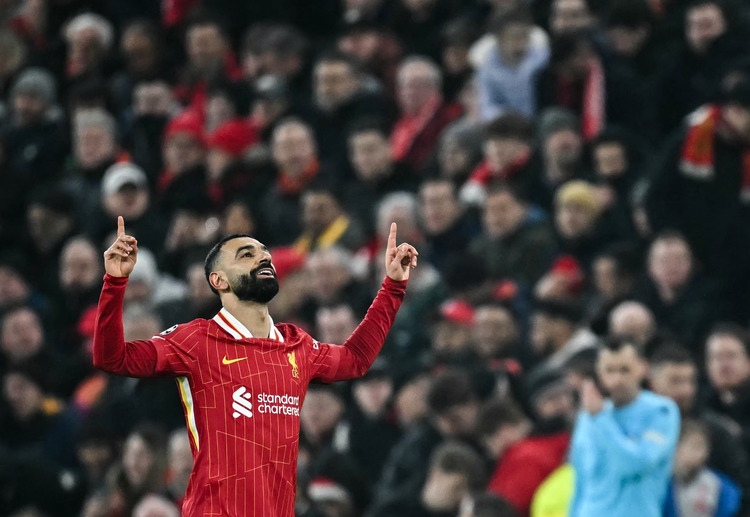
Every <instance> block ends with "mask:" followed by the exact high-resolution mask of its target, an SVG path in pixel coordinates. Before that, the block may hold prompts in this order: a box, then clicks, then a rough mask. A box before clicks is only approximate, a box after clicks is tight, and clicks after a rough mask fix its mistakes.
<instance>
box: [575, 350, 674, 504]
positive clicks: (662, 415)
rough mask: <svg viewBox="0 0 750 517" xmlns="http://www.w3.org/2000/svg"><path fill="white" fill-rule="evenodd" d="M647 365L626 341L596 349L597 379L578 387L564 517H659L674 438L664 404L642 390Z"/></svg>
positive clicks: (670, 410)
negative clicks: (570, 479)
mask: <svg viewBox="0 0 750 517" xmlns="http://www.w3.org/2000/svg"><path fill="white" fill-rule="evenodd" d="M646 370H647V365H646V362H645V361H644V359H643V357H641V353H640V351H639V348H638V346H637V345H636V344H635V342H633V341H632V340H631V339H630V338H627V337H619V336H616V337H612V338H610V339H608V340H607V342H606V343H605V344H604V346H603V347H602V348H601V349H600V350H599V353H598V356H597V362H596V373H597V377H598V379H599V383H600V385H601V388H602V390H603V391H605V392H606V393H607V394H608V398H606V399H605V398H604V397H603V395H602V394H601V392H600V390H599V388H597V386H596V384H595V383H594V381H592V380H586V381H584V383H583V385H582V387H581V409H582V411H581V413H580V414H579V416H578V419H577V421H576V425H575V430H574V432H573V440H572V444H571V451H570V461H571V463H572V465H573V468H574V470H575V487H574V493H573V500H572V501H571V504H570V508H569V513H568V515H569V517H633V516H634V515H637V516H638V517H661V516H662V511H663V509H664V501H665V498H666V496H667V490H668V487H669V482H670V478H671V476H672V464H673V461H674V454H675V450H676V446H677V440H678V437H679V433H680V414H679V411H678V409H677V406H676V404H675V403H674V402H673V401H672V400H671V399H668V398H666V397H662V396H660V395H656V394H655V393H652V392H650V391H647V390H643V389H641V384H642V382H643V379H644V377H645V376H646Z"/></svg>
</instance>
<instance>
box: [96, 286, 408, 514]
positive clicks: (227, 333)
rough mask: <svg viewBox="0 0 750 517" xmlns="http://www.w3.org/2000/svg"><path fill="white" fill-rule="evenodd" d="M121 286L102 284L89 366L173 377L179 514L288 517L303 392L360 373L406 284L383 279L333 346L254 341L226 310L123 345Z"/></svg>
mask: <svg viewBox="0 0 750 517" xmlns="http://www.w3.org/2000/svg"><path fill="white" fill-rule="evenodd" d="M126 284H127V278H126V277H123V278H118V277H111V276H109V275H106V276H105V282H104V287H103V288H102V294H101V297H100V299H99V306H98V313H97V325H96V332H95V336H94V364H95V365H96V366H97V367H99V368H101V369H103V370H105V371H108V372H111V373H116V374H122V375H130V376H135V377H154V376H175V377H176V378H177V383H178V386H179V390H180V395H181V398H182V402H183V406H184V410H185V420H186V423H187V427H188V430H189V434H190V441H191V446H192V450H193V458H194V460H195V465H194V467H193V472H192V474H191V476H190V483H189V485H188V488H187V493H186V495H185V500H184V502H183V505H182V515H184V516H201V517H203V516H237V517H247V516H263V517H293V516H294V502H295V491H296V483H297V451H298V445H299V429H300V421H299V412H300V409H301V407H302V403H303V401H304V399H305V392H306V389H307V385H308V383H309V382H310V381H311V380H313V379H320V380H322V381H324V382H332V381H338V380H345V379H351V378H353V377H357V376H360V375H363V374H364V373H365V372H366V371H367V369H368V368H369V367H370V365H371V364H372V362H373V361H374V360H375V357H376V356H377V354H378V352H379V351H380V349H381V347H382V345H383V342H384V341H385V337H386V335H387V333H388V330H389V329H390V327H391V325H392V323H393V318H394V316H395V315H396V312H397V310H398V308H399V306H400V304H401V301H402V299H403V296H404V290H405V286H406V281H404V282H396V281H393V280H391V279H389V278H386V280H385V281H384V282H383V285H382V288H381V289H380V291H379V292H378V295H377V297H376V298H375V300H374V301H373V303H372V305H371V307H370V309H369V311H368V313H367V316H366V317H365V318H364V320H363V321H362V323H361V324H360V325H359V326H358V327H357V329H356V330H355V331H354V333H353V334H352V336H351V337H350V338H349V339H348V340H347V341H346V343H344V344H343V345H341V346H339V345H332V344H327V343H319V342H318V341H316V340H314V339H313V338H312V337H310V335H308V334H307V333H306V332H304V331H303V330H302V329H300V328H299V327H297V326H295V325H289V324H278V325H274V324H273V321H272V322H271V335H270V336H269V337H263V338H259V337H253V336H252V335H251V334H250V332H249V331H248V330H247V329H246V328H245V327H244V326H243V325H242V324H241V323H240V322H239V321H238V320H237V319H236V318H234V317H233V316H232V315H231V314H230V313H229V312H228V311H227V310H226V309H222V310H221V311H220V312H219V313H218V314H217V315H216V316H215V317H214V318H213V319H211V320H204V319H197V320H193V321H191V322H189V323H185V324H181V325H175V326H174V327H172V328H170V329H167V330H165V331H164V332H162V333H161V334H160V335H158V336H154V337H153V338H152V339H150V340H147V341H132V342H128V343H125V342H124V338H123V329H122V306H123V295H124V292H125V287H126Z"/></svg>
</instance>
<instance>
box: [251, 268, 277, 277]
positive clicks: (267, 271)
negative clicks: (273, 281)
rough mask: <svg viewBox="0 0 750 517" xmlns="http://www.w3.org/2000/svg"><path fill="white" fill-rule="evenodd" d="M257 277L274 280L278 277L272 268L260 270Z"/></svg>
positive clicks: (256, 274)
mask: <svg viewBox="0 0 750 517" xmlns="http://www.w3.org/2000/svg"><path fill="white" fill-rule="evenodd" d="M255 276H257V277H261V278H274V277H275V276H276V272H275V271H274V270H273V268H272V267H264V268H261V269H259V270H258V272H257V273H255Z"/></svg>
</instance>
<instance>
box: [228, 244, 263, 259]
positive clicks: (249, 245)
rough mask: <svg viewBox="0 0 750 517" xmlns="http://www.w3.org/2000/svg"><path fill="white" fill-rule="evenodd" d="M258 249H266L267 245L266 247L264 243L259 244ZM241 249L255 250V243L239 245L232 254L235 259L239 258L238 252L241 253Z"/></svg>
mask: <svg viewBox="0 0 750 517" xmlns="http://www.w3.org/2000/svg"><path fill="white" fill-rule="evenodd" d="M260 250H261V251H268V248H267V247H266V246H265V245H261V246H260ZM243 251H255V245H254V244H246V245H245V246H240V247H239V248H238V249H237V253H235V254H234V258H235V259H238V258H240V254H241V253H242V252H243Z"/></svg>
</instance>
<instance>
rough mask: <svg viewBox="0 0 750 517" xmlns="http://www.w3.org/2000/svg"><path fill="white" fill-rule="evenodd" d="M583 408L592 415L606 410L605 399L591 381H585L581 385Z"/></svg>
mask: <svg viewBox="0 0 750 517" xmlns="http://www.w3.org/2000/svg"><path fill="white" fill-rule="evenodd" d="M581 407H583V409H584V410H585V411H586V412H587V413H589V414H591V415H595V414H597V413H598V412H599V411H601V410H602V409H603V408H604V397H602V394H601V393H599V389H598V388H597V387H596V385H595V384H594V381H592V380H591V379H585V380H584V381H583V384H582V385H581Z"/></svg>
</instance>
